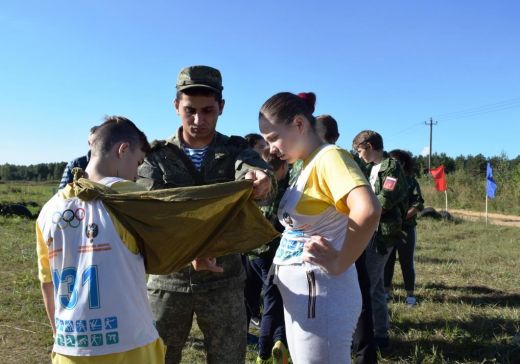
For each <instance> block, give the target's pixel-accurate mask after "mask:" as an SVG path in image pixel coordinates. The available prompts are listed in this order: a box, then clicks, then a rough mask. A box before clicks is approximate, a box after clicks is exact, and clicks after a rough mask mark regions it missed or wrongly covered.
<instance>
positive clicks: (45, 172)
mask: <svg viewBox="0 0 520 364" xmlns="http://www.w3.org/2000/svg"><path fill="white" fill-rule="evenodd" d="M414 160H415V163H416V166H417V175H418V176H420V175H422V174H427V173H428V156H426V157H424V156H416V157H414ZM487 162H491V165H492V166H493V171H494V173H495V175H496V176H500V177H502V179H511V178H512V179H513V180H517V181H519V182H520V155H519V156H517V157H516V158H513V159H509V158H508V157H507V156H506V155H505V154H501V155H499V156H494V157H491V158H486V157H485V156H484V155H482V154H477V155H475V156H473V155H468V156H463V155H460V156H458V157H455V158H453V157H450V156H447V155H446V154H445V153H440V154H437V153H434V154H432V157H431V165H432V168H435V167H437V166H439V165H440V164H443V165H444V170H445V172H446V173H447V174H449V173H453V172H455V171H465V172H466V173H468V174H469V175H472V176H475V177H476V176H482V175H483V174H484V175H485V173H486V164H487ZM65 165H66V163H65V162H58V163H40V164H31V165H29V166H21V165H14V164H9V163H6V164H2V165H0V180H2V181H58V180H60V179H61V175H62V174H63V170H64V168H65Z"/></svg>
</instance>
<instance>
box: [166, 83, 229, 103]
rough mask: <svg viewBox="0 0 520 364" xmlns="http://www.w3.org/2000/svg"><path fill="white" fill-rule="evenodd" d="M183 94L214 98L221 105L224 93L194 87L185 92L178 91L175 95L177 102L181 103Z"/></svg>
mask: <svg viewBox="0 0 520 364" xmlns="http://www.w3.org/2000/svg"><path fill="white" fill-rule="evenodd" d="M182 94H185V95H188V96H214V97H215V101H217V102H218V103H219V104H220V103H221V102H222V92H217V91H214V90H212V89H209V88H205V87H192V88H189V89H186V90H183V91H177V93H176V94H175V100H177V101H180V99H181V98H182Z"/></svg>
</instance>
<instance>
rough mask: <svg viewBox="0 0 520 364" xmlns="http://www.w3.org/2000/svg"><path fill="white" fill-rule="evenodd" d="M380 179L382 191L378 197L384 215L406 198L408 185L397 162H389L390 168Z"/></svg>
mask: <svg viewBox="0 0 520 364" xmlns="http://www.w3.org/2000/svg"><path fill="white" fill-rule="evenodd" d="M380 178H381V182H380V183H381V189H380V191H378V193H377V194H376V196H377V199H378V200H379V203H380V204H381V207H382V208H383V214H384V213H385V212H386V211H389V210H392V209H393V208H394V207H395V206H396V205H397V204H398V203H400V202H401V201H403V200H404V199H405V198H406V196H407V194H408V184H407V182H406V177H405V175H404V172H403V170H402V168H401V166H400V165H399V164H397V162H396V161H391V162H389V165H388V168H387V169H386V170H385V171H384V172H383V173H382V175H380Z"/></svg>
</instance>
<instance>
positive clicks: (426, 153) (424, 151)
mask: <svg viewBox="0 0 520 364" xmlns="http://www.w3.org/2000/svg"><path fill="white" fill-rule="evenodd" d="M428 154H430V147H428V146H426V147H424V148H423V149H422V150H421V155H422V156H423V157H427V156H428Z"/></svg>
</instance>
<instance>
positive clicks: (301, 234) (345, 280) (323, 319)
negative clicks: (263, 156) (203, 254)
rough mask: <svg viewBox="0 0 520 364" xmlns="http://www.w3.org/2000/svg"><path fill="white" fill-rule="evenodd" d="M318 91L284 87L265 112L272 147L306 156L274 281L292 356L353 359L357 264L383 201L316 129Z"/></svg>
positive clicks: (292, 157) (286, 208)
mask: <svg viewBox="0 0 520 364" xmlns="http://www.w3.org/2000/svg"><path fill="white" fill-rule="evenodd" d="M315 100H316V99H315V96H314V94H312V93H310V94H300V95H295V94H292V93H288V92H282V93H278V94H276V95H274V96H272V97H271V98H270V99H268V100H267V101H266V102H265V103H264V105H263V106H262V108H261V109H260V115H259V126H260V131H261V133H262V135H263V136H264V138H265V139H266V141H267V142H268V143H269V148H270V152H271V153H272V154H276V155H277V156H278V157H280V158H281V159H283V160H287V161H288V162H289V163H294V162H295V161H297V160H303V166H302V169H301V171H300V173H299V175H298V176H297V178H295V179H294V182H293V183H292V184H291V185H290V186H289V188H288V189H287V191H286V193H285V195H284V197H283V198H282V201H281V202H280V208H279V210H278V217H279V219H280V222H281V223H282V225H284V227H285V231H284V233H283V236H282V240H281V242H280V246H279V248H278V250H277V252H276V256H275V259H274V262H273V264H275V265H276V270H275V282H276V283H277V284H278V287H279V289H280V293H281V294H282V298H283V301H284V311H285V322H286V331H287V341H288V345H289V351H290V352H291V356H292V359H293V362H294V363H295V364H300V363H339V362H341V363H344V362H348V363H350V360H351V359H350V346H351V342H352V334H353V332H354V329H355V326H356V323H357V319H358V316H359V313H360V310H361V294H360V291H359V284H358V282H357V275H356V270H355V267H354V266H353V263H354V262H355V260H356V259H357V258H358V257H359V255H361V253H362V252H363V250H364V249H365V247H366V245H367V243H368V241H369V239H370V238H371V236H372V234H373V233H374V231H375V229H376V227H377V223H378V220H379V215H380V212H381V207H380V205H379V203H378V202H377V199H376V198H375V196H374V194H373V192H372V190H371V189H370V186H369V184H368V182H367V181H366V179H365V177H364V176H363V173H362V172H361V170H360V169H359V167H358V166H357V164H356V163H355V162H354V160H353V159H352V156H351V155H350V154H349V153H348V152H346V151H344V150H342V149H340V148H339V147H337V146H334V145H328V144H324V143H323V141H322V140H321V139H320V137H319V135H318V134H317V133H316V130H315V119H314V116H313V115H312V113H313V112H314V103H315Z"/></svg>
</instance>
